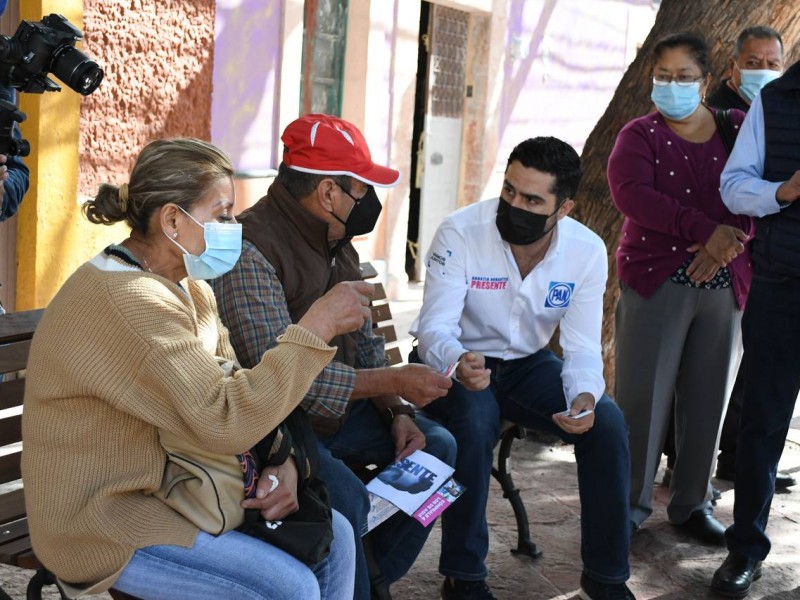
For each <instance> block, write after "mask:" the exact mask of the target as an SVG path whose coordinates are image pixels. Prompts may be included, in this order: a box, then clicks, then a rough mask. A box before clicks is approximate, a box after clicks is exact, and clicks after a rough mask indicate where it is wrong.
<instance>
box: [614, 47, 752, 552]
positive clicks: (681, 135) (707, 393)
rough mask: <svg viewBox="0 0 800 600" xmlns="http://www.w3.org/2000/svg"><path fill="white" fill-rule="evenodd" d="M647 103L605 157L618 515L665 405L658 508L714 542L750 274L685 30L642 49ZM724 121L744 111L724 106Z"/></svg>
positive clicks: (656, 445)
mask: <svg viewBox="0 0 800 600" xmlns="http://www.w3.org/2000/svg"><path fill="white" fill-rule="evenodd" d="M652 64H653V91H652V96H651V97H652V99H653V103H654V104H655V106H656V111H654V112H652V113H650V114H648V115H645V116H643V117H639V118H637V119H634V120H633V121H631V122H629V123H628V124H627V125H625V127H624V128H623V129H622V131H620V133H619V135H618V137H617V141H616V144H615V146H614V150H613V151H612V153H611V156H610V158H609V162H608V181H609V185H610V187H611V193H612V196H613V199H614V204H615V205H616V206H617V208H618V209H619V210H620V212H622V213H623V214H624V215H625V221H624V224H623V226H622V235H621V238H620V243H619V248H618V249H617V274H618V276H619V279H620V286H621V292H620V298H619V303H618V304H617V313H616V345H617V362H616V380H617V386H616V398H617V402H618V403H619V405H620V407H621V408H622V410H623V411H624V412H625V416H626V418H627V419H628V423H629V425H630V446H631V519H632V529H633V528H638V527H639V526H640V525H641V524H642V522H643V521H644V520H645V519H646V518H647V517H648V516H649V515H650V513H651V512H652V490H653V479H654V477H655V474H656V470H657V469H658V464H659V460H660V457H661V448H662V447H663V442H664V436H665V435H666V431H667V426H668V423H669V413H670V410H671V409H672V407H673V401H674V410H675V423H676V431H675V443H676V449H677V454H676V460H675V466H674V469H673V474H672V481H671V483H670V495H669V505H668V508H667V514H668V517H669V520H670V522H671V523H673V524H675V525H677V526H680V527H682V528H683V529H685V530H686V531H687V532H688V533H690V534H692V535H694V536H695V537H697V538H698V539H700V540H702V541H704V542H707V543H711V544H716V545H724V528H723V526H722V525H721V524H720V523H719V522H718V521H717V520H716V519H715V518H714V517H713V516H712V509H711V486H710V484H709V480H710V477H711V470H712V467H713V464H714V456H715V454H716V446H717V443H718V431H719V427H720V422H721V419H722V416H723V413H724V410H725V401H726V399H727V397H728V396H727V393H726V387H727V382H728V371H729V365H730V357H731V348H732V342H733V336H734V332H735V330H736V328H737V327H738V324H739V318H740V314H741V313H740V311H741V309H742V308H743V306H744V301H745V298H746V296H747V290H748V288H749V284H750V262H749V261H750V258H749V250H748V249H747V245H746V242H747V240H748V238H749V236H750V234H751V229H752V223H751V221H750V219H749V218H748V217H743V216H737V215H733V214H731V213H730V212H729V211H728V209H727V208H726V207H725V205H724V204H723V203H722V199H721V197H720V194H719V176H720V173H721V172H722V168H723V166H724V164H725V161H726V160H727V157H728V153H727V150H726V148H725V145H724V143H723V141H722V138H721V136H720V134H719V132H718V130H717V124H716V119H715V114H714V109H712V108H709V107H707V106H705V105H704V104H703V103H702V98H703V97H704V95H705V91H706V89H707V87H708V84H709V80H710V76H709V72H710V59H709V56H708V47H707V45H706V43H705V41H704V40H703V39H702V38H701V37H699V36H697V35H695V34H691V33H678V34H674V35H671V36H668V37H666V38H664V39H662V40H661V41H660V42H658V44H657V45H656V46H655V48H654V50H653V58H652ZM731 118H732V121H733V125H734V126H735V127H738V125H739V124H740V123H741V122H742V120H743V119H744V113H742V112H740V111H733V112H732V114H731Z"/></svg>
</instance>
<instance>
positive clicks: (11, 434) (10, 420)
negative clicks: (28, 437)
mask: <svg viewBox="0 0 800 600" xmlns="http://www.w3.org/2000/svg"><path fill="white" fill-rule="evenodd" d="M19 441H22V415H11V416H10V417H7V418H5V419H0V446H6V445H8V444H15V443H17V442H19Z"/></svg>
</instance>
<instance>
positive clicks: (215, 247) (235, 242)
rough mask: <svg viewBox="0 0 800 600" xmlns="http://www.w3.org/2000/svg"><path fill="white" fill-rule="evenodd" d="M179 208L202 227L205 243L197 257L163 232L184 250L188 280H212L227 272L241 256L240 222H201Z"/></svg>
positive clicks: (184, 262)
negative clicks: (203, 248) (204, 247)
mask: <svg viewBox="0 0 800 600" xmlns="http://www.w3.org/2000/svg"><path fill="white" fill-rule="evenodd" d="M178 208H180V209H181V210H182V211H183V212H184V213H185V214H186V216H187V217H189V218H190V219H191V220H192V221H194V222H195V223H197V225H199V226H200V227H202V228H203V239H205V241H206V249H205V250H204V251H203V253H202V254H201V255H200V256H197V255H195V254H192V253H191V252H189V251H188V250H187V249H186V248H184V247H183V246H181V245H180V244H179V243H178V241H177V240H174V239H172V238H171V237H169V236H168V235H167V233H166V232H164V235H167V239H168V240H169V241H171V242H173V243H174V244H175V245H176V246H178V248H180V249H181V250H183V264H184V265H186V273H187V274H188V275H189V279H192V280H195V281H197V280H199V279H214V278H215V277H219V276H220V275H224V274H225V273H227V272H228V271H230V270H231V269H232V268H233V267H234V265H236V261H238V260H239V255H241V253H242V225H241V223H217V222H216V221H209V222H208V223H201V222H200V221H198V220H197V219H195V218H194V217H193V216H192V215H190V214H189V213H188V212H186V211H185V210H183V209H182V208H181V207H180V206H179V207H178Z"/></svg>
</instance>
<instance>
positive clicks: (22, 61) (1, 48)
mask: <svg viewBox="0 0 800 600" xmlns="http://www.w3.org/2000/svg"><path fill="white" fill-rule="evenodd" d="M82 38H83V34H82V33H81V31H80V29H78V28H77V27H75V26H74V25H73V24H72V23H70V22H69V21H67V19H66V18H64V17H63V16H61V15H57V14H52V15H47V16H46V17H44V18H43V19H42V20H41V21H23V22H22V23H20V26H19V27H18V28H17V32H16V33H15V34H14V35H13V36H11V37H9V36H7V35H0V84H2V85H4V86H6V87H10V88H16V89H18V90H20V91H21V92H29V93H33V94H42V93H44V92H58V91H61V88H60V87H59V85H58V84H57V83H56V82H55V81H53V80H52V79H50V78H49V77H47V74H48V73H52V74H53V75H55V76H56V77H57V78H58V79H60V80H61V81H63V82H64V83H66V84H67V85H68V86H69V87H70V88H72V89H73V90H75V91H76V92H78V93H79V94H82V95H84V96H88V95H89V94H91V93H92V92H93V91H95V90H96V89H97V86H99V85H100V82H101V81H103V69H101V68H100V66H99V65H98V64H97V63H96V62H94V61H93V60H90V59H89V57H87V56H86V55H85V54H84V53H83V52H81V51H80V50H78V49H77V48H76V47H75V43H76V42H77V41H78V40H80V39H82ZM11 100H13V98H11ZM24 120H25V113H24V112H21V111H20V110H19V109H18V108H17V107H16V106H14V104H12V103H11V102H9V101H8V100H5V99H0V154H7V155H12V156H28V154H29V153H30V144H28V142H27V141H26V140H23V139H18V138H15V137H14V125H15V123H21V122H22V121H24Z"/></svg>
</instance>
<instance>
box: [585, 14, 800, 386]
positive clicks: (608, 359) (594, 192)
mask: <svg viewBox="0 0 800 600" xmlns="http://www.w3.org/2000/svg"><path fill="white" fill-rule="evenodd" d="M753 25H768V26H770V27H772V28H774V29H775V30H777V31H778V32H779V33H780V34H781V36H782V38H783V42H784V53H785V64H786V66H787V67H788V66H789V65H791V64H792V63H793V62H794V61H795V60H797V59H798V58H800V10H798V3H797V0H761V1H760V2H752V1H751V0H698V1H695V2H686V1H685V0H663V2H662V3H661V8H660V9H659V11H658V15H657V16H656V20H655V23H654V24H653V28H652V30H651V31H650V33H649V35H648V36H647V39H646V40H645V41H644V44H643V45H642V47H641V49H640V50H639V53H638V55H637V57H636V59H635V60H634V61H633V62H632V63H631V65H630V67H628V70H627V71H626V73H625V75H624V76H623V77H622V81H621V82H620V84H619V86H618V87H617V91H616V92H615V93H614V97H613V98H612V99H611V102H610V103H609V105H608V108H607V109H606V112H605V113H604V114H603V116H602V117H601V118H600V120H599V121H598V122H597V125H596V126H595V128H594V130H593V131H592V133H591V134H590V135H589V138H588V139H587V141H586V146H585V147H584V149H583V155H582V156H581V162H582V164H583V170H584V176H583V179H582V181H581V186H580V189H579V190H578V194H577V198H576V200H577V203H576V207H575V210H574V211H573V215H574V216H575V217H576V218H577V219H578V220H580V221H581V222H583V223H584V224H586V225H587V226H588V227H590V228H591V229H592V230H594V231H595V232H596V233H597V234H598V235H600V237H602V238H603V240H605V242H606V248H607V249H608V257H609V277H608V286H607V290H606V295H605V300H604V306H603V309H604V311H603V314H604V318H603V337H602V344H603V361H604V363H605V376H606V385H607V387H608V390H609V392H611V393H612V395H613V390H614V357H615V348H614V309H615V307H616V304H617V297H618V296H619V284H618V281H617V277H616V264H615V251H616V248H617V242H618V238H619V232H620V227H621V225H622V215H621V214H620V213H619V212H618V211H617V209H616V208H615V207H614V204H613V203H612V201H611V193H610V192H609V189H608V180H607V179H606V164H607V163H608V156H609V155H610V154H611V149H612V148H613V147H614V141H615V139H616V136H617V133H618V132H619V130H620V129H622V127H623V126H624V125H625V124H626V123H627V122H628V121H630V120H631V119H634V118H636V117H638V116H641V115H644V114H647V113H648V112H649V111H651V110H653V106H652V103H651V101H650V90H651V84H650V82H651V76H652V72H651V67H652V65H651V53H652V49H653V47H654V46H655V44H656V43H657V42H658V40H660V39H661V38H662V37H664V36H666V35H669V34H671V33H676V32H679V31H687V30H688V31H694V32H697V33H702V34H703V35H704V36H705V37H706V40H707V42H708V44H709V46H710V48H711V53H712V59H713V69H712V73H713V74H714V75H715V81H713V82H712V84H711V87H710V88H709V89H714V87H716V85H717V84H718V82H719V80H720V78H721V77H722V76H723V74H724V73H725V71H726V69H727V60H728V58H730V57H731V55H732V54H733V50H734V44H735V42H736V37H737V36H738V35H739V32H740V31H741V30H742V29H745V28H747V27H750V26H753Z"/></svg>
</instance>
